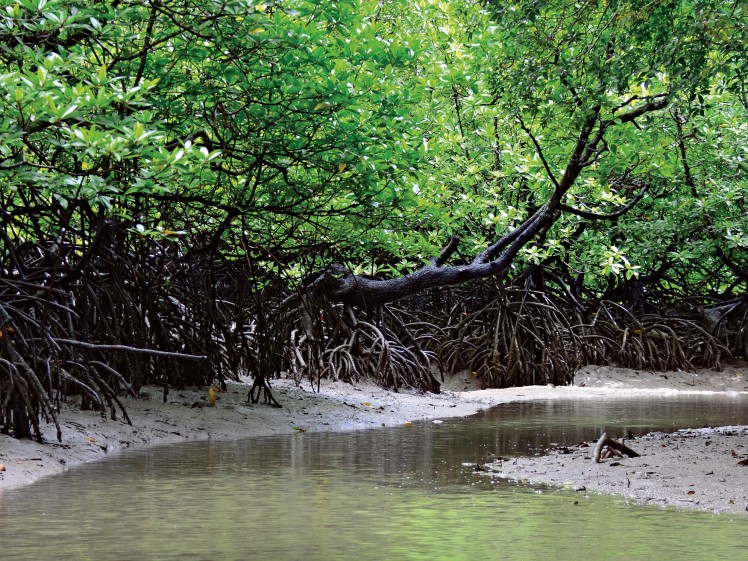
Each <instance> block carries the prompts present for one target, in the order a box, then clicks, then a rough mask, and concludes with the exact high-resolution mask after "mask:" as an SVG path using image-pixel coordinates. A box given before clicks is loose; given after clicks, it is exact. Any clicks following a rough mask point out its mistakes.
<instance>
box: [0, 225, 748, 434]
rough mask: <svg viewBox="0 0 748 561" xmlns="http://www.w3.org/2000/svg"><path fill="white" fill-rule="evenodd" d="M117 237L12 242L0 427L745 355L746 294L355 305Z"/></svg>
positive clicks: (505, 289) (1, 345) (240, 267)
mask: <svg viewBox="0 0 748 561" xmlns="http://www.w3.org/2000/svg"><path fill="white" fill-rule="evenodd" d="M131 242H132V243H131V244H125V245H123V246H122V247H124V248H128V250H127V251H124V250H120V251H115V250H114V249H113V246H111V245H110V246H109V247H108V248H107V249H106V250H99V249H97V250H95V251H92V252H89V253H87V254H86V255H85V257H81V255H80V252H76V251H74V250H73V248H72V247H68V246H66V245H65V244H64V243H62V242H59V243H57V244H49V245H45V246H41V245H39V246H30V245H27V246H19V247H16V248H14V249H13V255H12V259H9V260H8V261H9V262H13V263H15V266H14V267H12V268H4V269H3V270H2V271H1V273H0V315H1V316H2V319H1V320H0V335H1V338H0V419H1V426H2V431H3V432H5V433H9V434H12V435H14V436H16V437H19V438H21V437H36V438H40V437H41V426H40V422H53V423H57V422H58V420H57V411H58V410H59V405H60V403H61V402H65V401H66V400H68V399H69V397H70V396H80V401H81V404H82V406H83V407H85V408H90V409H94V410H96V411H99V412H100V413H101V415H102V416H106V415H110V416H111V417H113V418H116V416H117V415H122V416H124V417H125V418H126V416H127V413H126V411H125V409H124V407H123V406H122V404H121V402H120V399H119V397H120V396H121V395H123V394H125V393H130V394H133V395H137V394H138V391H139V389H140V388H141V387H142V386H143V384H146V383H151V384H160V385H162V386H163V387H164V391H165V392H167V391H168V389H169V388H178V387H183V386H187V385H198V386H205V385H209V384H214V383H215V384H221V383H225V382H226V381H227V380H236V379H237V378H238V377H239V376H240V375H243V374H249V375H251V376H253V377H254V378H255V379H259V380H260V382H261V383H263V384H264V382H265V381H266V380H268V379H272V378H273V377H276V376H280V375H281V374H283V375H288V376H292V377H293V378H294V379H296V380H297V381H301V380H308V381H311V382H312V383H315V384H319V383H320V381H321V380H323V379H335V380H343V381H350V382H354V381H358V380H361V379H368V380H373V381H375V382H376V383H378V384H380V385H382V386H385V387H389V388H392V389H394V390H398V389H400V388H417V389H419V390H424V391H438V390H439V382H440V378H441V376H443V375H444V374H445V373H452V372H458V371H465V370H467V371H471V372H474V373H475V375H476V376H477V377H478V378H479V379H480V381H481V384H482V385H483V386H484V387H509V386H521V385H528V384H548V383H551V384H568V383H570V382H571V381H572V379H573V374H574V372H575V371H576V370H577V369H578V368H579V367H580V366H583V365H586V364H615V365H619V366H626V367H630V368H638V369H648V370H678V369H682V370H691V369H694V368H702V367H703V368H719V367H720V366H721V365H722V364H723V363H724V362H725V361H729V360H730V359H731V358H735V357H739V356H745V355H746V351H747V350H748V335H747V334H748V300H746V299H745V298H742V299H735V298H733V299H731V300H724V299H723V300H724V301H723V300H720V299H711V300H701V301H697V302H695V303H694V302H693V301H691V302H685V301H682V300H681V301H668V302H664V301H663V300H662V292H661V291H659V290H658V289H657V287H654V286H652V287H648V288H647V290H646V291H645V290H642V287H641V286H640V287H639V290H638V292H637V294H639V295H641V294H647V295H648V301H642V299H641V298H637V299H635V300H627V299H626V298H621V296H622V295H625V293H626V292H625V291H621V290H618V291H614V292H617V294H616V293H613V294H611V295H613V296H615V295H617V296H618V299H617V300H614V299H611V298H607V297H605V296H603V297H597V298H590V297H587V298H585V297H581V296H573V295H572V292H571V291H570V290H569V287H568V286H559V285H552V284H547V285H545V286H544V287H542V288H540V289H539V288H538V287H534V288H529V287H527V286H526V285H521V286H520V283H519V282H517V283H516V286H515V285H512V284H511V283H503V284H502V283H498V282H496V281H491V280H486V281H482V282H476V283H472V284H470V285H467V286H464V287H456V288H440V289H432V290H429V291H426V292H424V293H422V294H419V295H417V296H413V297H410V298H407V299H404V300H400V301H396V302H394V303H391V304H387V305H380V306H377V307H374V308H371V309H368V310H362V309H357V308H355V307H351V306H346V305H344V304H339V303H334V302H331V301H330V300H329V299H326V298H324V297H323V296H320V295H315V294H314V293H313V292H311V291H303V290H300V289H297V290H294V291H291V290H289V289H287V288H285V287H284V286H283V284H282V283H281V282H279V281H278V279H273V278H272V277H271V276H268V274H267V272H265V271H261V270H260V269H259V268H257V267H253V264H252V262H251V260H248V259H244V260H236V261H233V262H232V261H227V260H223V259H213V260H211V259H208V258H207V257H206V256H199V257H191V256H189V255H182V254H180V253H179V252H178V251H176V250H175V248H174V247H173V245H172V244H162V243H156V242H154V241H153V240H152V239H137V240H135V241H132V240H131ZM135 242H137V243H138V244H139V245H138V246H137V247H136V246H134V245H132V244H133V243H135ZM5 249H6V251H8V250H9V246H7V245H6V246H5ZM136 249H137V251H136ZM629 292H630V291H629ZM165 396H166V393H165ZM58 431H59V425H58ZM58 434H59V432H58Z"/></svg>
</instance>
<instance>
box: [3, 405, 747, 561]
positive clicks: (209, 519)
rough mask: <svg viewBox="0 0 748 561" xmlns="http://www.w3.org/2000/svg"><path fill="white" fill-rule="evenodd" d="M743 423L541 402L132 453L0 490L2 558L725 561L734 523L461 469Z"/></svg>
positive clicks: (722, 411)
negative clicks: (400, 423)
mask: <svg viewBox="0 0 748 561" xmlns="http://www.w3.org/2000/svg"><path fill="white" fill-rule="evenodd" d="M738 423H740V424H748V407H746V402H745V400H743V399H729V398H727V399H725V398H719V399H716V400H715V399H709V400H705V399H704V398H678V399H647V400H641V399H639V400H636V401H634V400H605V401H596V402H591V401H579V402H561V403H559V402H536V403H528V404H516V405H512V406H505V407H502V408H499V409H496V410H493V411H489V412H486V413H484V414H481V415H478V416H475V417H473V418H471V419H465V420H454V421H449V420H448V421H445V422H444V423H443V424H441V425H435V424H432V423H423V424H420V425H416V426H413V427H409V428H406V427H402V428H394V429H386V430H375V431H361V432H353V433H344V434H298V435H292V436H288V437H272V438H261V439H252V440H248V441H242V442H227V443H212V442H208V443H191V444H182V445H179V446H171V447H163V448H155V449H151V450H145V451H134V452H133V451H129V452H125V453H122V454H120V455H119V456H118V457H117V458H115V459H110V460H108V461H105V462H101V463H98V464H95V465H88V466H82V467H81V468H79V469H74V470H71V471H69V472H68V473H66V474H64V475H62V476H59V477H53V478H49V479H47V480H44V481H42V482H40V483H38V484H36V485H33V486H31V487H29V488H26V489H18V490H13V491H9V492H8V491H6V492H3V493H1V494H0V545H1V549H0V552H1V553H0V557H1V558H3V559H6V558H7V559H14V560H22V559H97V560H107V559H118V560H123V559H180V560H185V559H205V560H208V559H221V560H224V559H258V560H259V559H262V560H267V559H273V560H277V561H281V560H332V559H341V560H343V559H356V560H362V561H365V560H369V559H372V560H374V559H377V560H378V559H386V560H399V559H408V560H411V559H429V560H438V559H445V560H446V559H449V560H462V559H466V560H467V559H470V560H471V561H474V560H476V559H480V560H484V559H497V560H498V559H518V560H520V559H521V560H532V559H544V560H549V559H566V560H578V559H592V558H599V559H606V560H617V559H626V560H630V559H663V558H668V559H700V560H702V559H710V560H719V559H730V560H731V561H732V560H734V559H739V558H742V557H741V556H742V555H743V554H744V551H745V547H746V546H747V545H748V525H747V524H745V520H743V519H739V520H732V519H731V518H729V517H714V516H711V515H707V514H702V513H677V512H674V511H664V510H661V509H659V508H641V507H636V508H632V507H627V506H626V505H625V504H623V503H622V502H621V501H619V500H615V499H611V498H608V497H595V496H593V497H589V498H584V497H582V496H580V495H578V494H574V493H571V492H564V491H557V490H551V489H533V488H524V487H521V486H517V485H511V484H501V483H497V482H495V481H491V480H490V479H488V478H485V477H480V476H476V475H474V474H473V473H472V470H471V469H469V468H468V467H465V466H463V465H462V464H463V463H470V462H477V461H482V460H483V459H486V458H487V457H488V455H489V454H492V453H497V454H500V455H511V454H518V453H524V452H525V451H526V450H528V448H529V449H531V450H542V449H544V448H546V447H547V446H548V445H549V444H550V443H552V442H560V443H575V442H578V441H580V440H584V439H587V440H590V439H594V438H596V437H597V436H598V435H599V434H600V432H601V431H602V430H607V431H609V432H610V433H612V434H619V433H622V432H624V431H628V430H631V431H632V432H635V433H636V432H646V431H647V430H650V429H662V430H672V429H673V428H678V427H684V426H702V425H704V424H738ZM616 431H620V432H619V433H617V432H616ZM575 501H577V502H578V503H579V504H577V505H575V504H574V502H575ZM604 536H615V539H609V540H606V539H604ZM685 536H688V538H689V539H688V541H687V542H685V543H686V545H685V549H684V537H685Z"/></svg>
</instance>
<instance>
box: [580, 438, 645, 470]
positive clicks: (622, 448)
mask: <svg viewBox="0 0 748 561" xmlns="http://www.w3.org/2000/svg"><path fill="white" fill-rule="evenodd" d="M606 446H607V447H608V448H612V449H613V450H617V451H618V452H620V453H621V454H625V455H626V456H628V457H629V458H638V457H639V454H638V453H637V452H635V451H634V450H632V449H631V448H629V447H628V446H626V445H625V444H621V443H620V442H617V441H615V440H613V439H612V438H609V437H608V433H607V432H604V433H603V434H602V436H601V437H600V439H599V440H598V441H597V444H596V445H595V453H594V454H593V455H592V458H593V459H594V460H595V463H596V464H599V463H600V459H601V457H602V454H603V448H605V447H606Z"/></svg>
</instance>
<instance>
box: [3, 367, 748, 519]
mask: <svg viewBox="0 0 748 561" xmlns="http://www.w3.org/2000/svg"><path fill="white" fill-rule="evenodd" d="M272 385H273V392H274V394H275V396H276V398H277V399H278V401H279V402H280V403H281V404H282V406H283V407H282V408H273V407H269V406H266V405H250V404H247V403H246V398H247V392H248V391H249V380H243V381H242V382H241V383H230V384H228V391H227V392H225V393H220V394H219V400H218V401H217V403H216V406H215V407H209V406H207V405H208V395H207V389H208V388H203V389H200V390H199V389H197V388H189V389H185V390H171V391H170V393H169V396H168V400H167V403H163V400H162V390H161V388H159V387H148V388H144V389H143V390H142V391H141V398H140V399H133V398H123V403H124V405H125V407H126V408H127V412H128V415H129V417H130V419H131V420H132V423H133V424H132V426H130V425H128V424H127V423H125V422H124V421H123V420H122V415H121V413H120V412H119V411H117V420H114V421H113V420H111V418H107V419H106V420H103V419H102V417H101V416H100V415H99V414H98V413H97V412H92V411H80V410H79V409H78V407H77V405H78V404H77V403H76V401H77V400H75V399H73V400H71V403H68V404H64V406H63V407H62V411H61V412H60V414H59V421H60V425H61V427H62V431H63V434H62V442H61V443H60V442H57V439H56V433H55V427H54V425H53V424H51V423H42V429H43V436H44V440H45V442H44V443H43V444H40V443H38V442H36V441H35V440H22V441H19V440H16V439H13V438H11V437H9V436H7V435H0V464H3V466H4V468H5V470H4V471H0V494H2V491H3V490H4V489H11V488H18V487H21V486H24V485H29V484H31V483H33V482H34V481H37V480H39V479H41V478H43V477H47V476H50V475H54V474H57V473H61V472H63V471H65V470H66V469H68V468H70V467H72V466H75V465H78V464H82V463H88V462H93V461H96V460H99V459H102V458H104V457H105V456H107V455H109V454H112V453H116V452H117V451H118V450H121V449H124V448H145V447H149V446H154V445H160V444H171V443H178V442H191V441H195V440H208V439H215V440H235V439H241V438H251V437H259V436H269V435H274V434H291V433H294V432H297V431H304V432H323V431H324V432H332V431H345V430H358V429H369V428H377V427H382V426H397V425H402V424H405V423H409V422H414V421H421V420H436V419H446V418H452V417H465V416H468V415H472V414H475V413H478V412H480V411H481V410H484V409H488V408H490V407H494V406H496V405H501V404H504V403H512V402H520V401H535V400H548V399H557V400H565V399H599V398H610V397H632V396H637V395H649V396H651V395H662V396H672V395H687V394H703V395H713V394H714V395H716V394H719V395H730V396H734V397H736V398H739V399H743V398H746V399H748V368H747V367H727V368H725V369H724V370H723V371H722V372H713V371H697V372H693V373H684V372H671V373H651V372H646V371H636V370H629V369H622V368H613V367H601V366H588V367H585V368H582V369H581V370H580V371H579V372H578V373H577V375H576V376H575V380H574V385H572V386H563V387H553V386H525V387H518V388H507V389H492V390H480V389H478V388H477V381H476V380H475V378H473V377H471V376H470V375H469V374H461V375H457V376H454V377H451V378H450V379H448V380H447V381H446V382H445V383H444V384H443V386H442V389H443V391H442V393H440V394H430V393H424V394H422V393H419V392H411V391H401V392H399V393H393V392H391V391H388V390H385V389H382V388H380V387H377V386H374V385H372V384H369V383H360V384H355V385H351V384H345V383H342V382H333V381H325V382H323V384H322V385H321V387H320V392H319V393H316V392H312V388H311V387H310V385H309V383H308V382H304V383H302V385H301V387H297V386H296V384H295V383H294V382H293V381H292V380H287V379H278V380H273V381H272ZM729 431H732V434H726V433H725V432H724V431H722V432H720V431H718V430H712V432H704V431H691V432H690V433H688V434H686V433H685V432H684V431H679V432H677V433H674V434H673V435H659V436H657V435H647V436H644V437H640V438H637V439H634V440H633V441H632V440H627V444H628V445H630V446H631V447H632V448H634V449H635V450H637V452H639V453H640V454H642V456H641V458H623V459H619V458H616V459H614V460H605V461H604V462H603V463H600V464H594V463H592V461H591V460H588V459H587V458H588V456H589V455H590V454H591V453H592V451H591V449H584V448H579V449H577V448H574V449H573V450H572V449H571V448H573V445H575V444H577V443H562V444H563V446H562V448H563V447H565V446H569V448H570V450H569V451H570V453H568V454H563V455H561V454H558V453H557V452H554V451H551V453H550V455H548V456H539V457H531V458H528V457H522V458H512V459H511V461H506V462H503V463H498V464H490V465H489V466H488V467H489V469H491V471H492V472H495V475H499V476H500V477H505V478H508V479H513V480H518V481H528V482H530V483H533V484H547V485H562V486H572V488H579V489H581V488H584V489H585V491H587V490H589V491H596V492H604V493H616V494H620V495H622V496H625V497H629V498H631V499H633V500H635V501H637V502H642V503H650V504H662V505H668V506H669V505H675V506H683V507H694V508H699V509H701V510H706V511H710V512H720V513H722V512H729V513H733V514H737V513H742V514H743V515H746V514H747V513H746V508H747V507H748V466H737V467H732V466H731V465H730V462H731V463H732V464H735V465H736V464H737V462H738V461H739V460H741V459H743V458H748V438H746V436H748V427H735V428H732V429H729V430H728V432H729ZM620 436H621V435H613V434H611V437H613V438H619V437H620ZM657 439H660V440H657ZM741 439H742V440H741ZM707 441H708V444H705V442H707ZM743 442H745V444H743ZM591 445H592V446H594V443H591ZM705 450H708V451H709V454H705V453H704V452H705ZM733 450H734V451H735V456H733V454H732V453H731V452H732V451H733ZM718 452H719V453H718ZM725 454H727V456H725ZM732 460H734V461H732ZM614 461H617V462H619V464H620V465H618V466H614V467H611V464H612V463H613V462H614ZM651 466H656V467H651ZM728 468H729V469H728ZM627 482H628V483H627ZM741 490H744V491H741ZM690 491H693V492H692V493H689V492H690ZM730 501H732V502H730Z"/></svg>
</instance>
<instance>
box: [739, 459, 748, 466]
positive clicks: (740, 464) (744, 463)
mask: <svg viewBox="0 0 748 561" xmlns="http://www.w3.org/2000/svg"><path fill="white" fill-rule="evenodd" d="M738 465H739V466H748V458H746V459H745V460H740V461H739V462H738Z"/></svg>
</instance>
